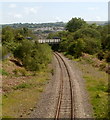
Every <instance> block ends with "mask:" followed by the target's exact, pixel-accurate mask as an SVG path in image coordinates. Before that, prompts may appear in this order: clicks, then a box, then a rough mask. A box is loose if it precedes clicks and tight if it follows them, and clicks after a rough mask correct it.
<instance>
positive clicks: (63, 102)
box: [54, 52, 75, 120]
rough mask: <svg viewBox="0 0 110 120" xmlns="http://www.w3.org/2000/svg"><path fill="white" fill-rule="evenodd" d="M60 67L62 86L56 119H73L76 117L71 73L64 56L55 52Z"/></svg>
mask: <svg viewBox="0 0 110 120" xmlns="http://www.w3.org/2000/svg"><path fill="white" fill-rule="evenodd" d="M54 56H55V57H56V59H57V61H58V63H59V67H60V88H59V96H58V100H57V105H56V112H55V120H58V119H59V118H69V119H71V120H73V119H74V118H75V101H74V97H73V96H74V95H73V94H74V93H73V88H72V80H71V74H70V72H69V69H68V66H67V65H66V63H65V60H64V59H63V58H62V56H61V55H60V54H59V53H57V52H55V53H54Z"/></svg>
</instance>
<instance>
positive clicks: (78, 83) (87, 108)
mask: <svg viewBox="0 0 110 120" xmlns="http://www.w3.org/2000/svg"><path fill="white" fill-rule="evenodd" d="M60 56H61V57H62V59H63V60H64V63H63V62H62V60H61V59H59V61H60V63H61V66H62V70H61V66H60V65H59V61H58V59H57V58H56V57H55V56H54V60H53V63H52V64H53V68H54V75H53V77H52V80H50V81H49V83H48V85H47V86H46V88H45V92H44V93H43V94H42V95H41V97H40V100H39V103H38V104H37V105H36V108H35V109H34V111H33V112H32V113H31V115H30V116H29V117H31V118H54V117H55V115H56V109H57V104H58V99H59V94H60V93H59V91H61V90H60V89H61V88H60V87H61V76H63V92H62V94H63V95H62V97H64V100H63V102H64V101H66V102H65V103H62V106H61V108H63V109H62V110H60V112H61V111H63V112H62V114H61V115H60V118H63V117H64V118H69V117H68V115H70V113H69V111H68V110H69V109H71V106H69V109H68V103H70V99H71V98H70V96H69V95H68V93H69V90H68V89H70V87H69V82H68V81H69V77H68V75H67V70H66V69H68V72H69V75H70V78H71V86H72V99H73V102H72V107H73V111H74V113H73V116H72V117H73V118H74V117H75V118H91V105H90V104H89V102H88V95H87V92H86V90H85V85H84V84H85V83H84V80H83V79H82V77H81V74H80V71H78V70H77V69H76V67H75V66H74V64H73V63H72V62H71V61H69V60H68V59H67V58H65V57H64V56H62V55H61V54H60ZM64 64H65V65H66V66H67V68H66V67H65V65H64ZM61 71H62V74H61ZM68 101H69V102H68ZM65 110H66V111H65Z"/></svg>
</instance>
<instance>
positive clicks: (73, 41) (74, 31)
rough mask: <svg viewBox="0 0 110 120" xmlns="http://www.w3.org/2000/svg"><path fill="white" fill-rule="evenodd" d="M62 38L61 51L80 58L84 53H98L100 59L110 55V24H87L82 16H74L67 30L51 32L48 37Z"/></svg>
mask: <svg viewBox="0 0 110 120" xmlns="http://www.w3.org/2000/svg"><path fill="white" fill-rule="evenodd" d="M54 37H55V38H57V37H58V38H60V39H61V42H60V45H59V46H60V47H59V50H60V51H61V52H65V53H66V54H69V55H72V56H74V57H75V58H78V57H80V56H81V55H82V53H87V54H91V55H94V54H95V55H96V56H97V57H98V58H99V59H100V60H102V59H106V61H107V62H108V61H109V60H108V59H109V58H110V56H109V52H110V25H107V24H106V25H103V26H100V25H96V24H95V23H93V24H87V23H86V22H85V21H84V20H83V19H81V18H72V19H71V20H70V21H69V22H68V23H67V25H66V31H62V32H56V33H50V34H49V35H48V38H54Z"/></svg>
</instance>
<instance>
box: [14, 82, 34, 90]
mask: <svg viewBox="0 0 110 120" xmlns="http://www.w3.org/2000/svg"><path fill="white" fill-rule="evenodd" d="M30 87H33V85H32V84H27V83H22V84H20V85H17V86H15V87H13V89H14V90H18V89H24V88H30Z"/></svg>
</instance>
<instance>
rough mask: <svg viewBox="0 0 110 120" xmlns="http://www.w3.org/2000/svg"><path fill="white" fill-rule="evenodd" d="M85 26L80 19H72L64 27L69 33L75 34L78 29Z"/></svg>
mask: <svg viewBox="0 0 110 120" xmlns="http://www.w3.org/2000/svg"><path fill="white" fill-rule="evenodd" d="M85 25H86V22H85V21H84V20H83V19H81V18H72V19H71V20H70V21H69V22H68V24H67V25H66V29H67V30H68V31H69V32H75V31H77V30H78V29H80V28H82V27H84V26H85Z"/></svg>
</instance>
